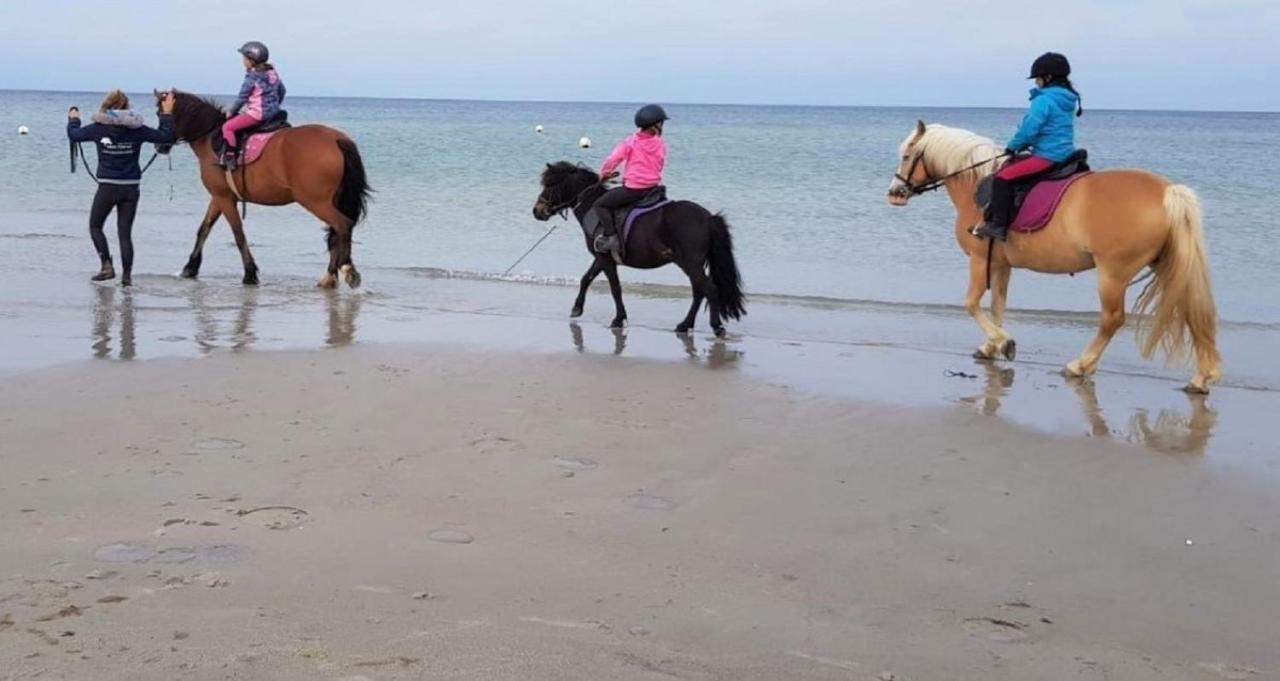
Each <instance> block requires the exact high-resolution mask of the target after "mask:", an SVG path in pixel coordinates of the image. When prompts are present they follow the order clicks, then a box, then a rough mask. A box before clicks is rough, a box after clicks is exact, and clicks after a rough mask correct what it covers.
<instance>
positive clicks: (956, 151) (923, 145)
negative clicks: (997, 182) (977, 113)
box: [902, 123, 1000, 179]
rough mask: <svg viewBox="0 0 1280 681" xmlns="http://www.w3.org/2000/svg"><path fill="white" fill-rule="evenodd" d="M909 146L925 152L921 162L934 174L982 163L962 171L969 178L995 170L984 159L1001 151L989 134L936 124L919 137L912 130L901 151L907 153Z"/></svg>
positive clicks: (993, 163)
mask: <svg viewBox="0 0 1280 681" xmlns="http://www.w3.org/2000/svg"><path fill="white" fill-rule="evenodd" d="M908 149H912V150H914V152H915V153H922V154H924V163H925V165H926V167H927V168H928V169H929V171H930V172H931V173H932V174H933V175H935V176H942V175H950V174H952V173H957V172H960V171H961V170H964V169H965V168H968V167H969V166H973V165H975V164H979V163H981V164H982V165H979V166H977V167H975V168H973V169H971V170H968V171H966V172H964V173H963V175H964V176H966V177H971V178H972V179H978V178H981V177H985V176H987V175H989V174H991V173H993V172H995V170H996V164H995V162H994V161H993V162H991V163H983V161H987V160H989V159H994V158H995V156H996V155H997V154H999V153H1000V149H999V147H997V146H996V143H995V142H993V141H991V139H990V138H988V137H983V136H982V135H979V134H977V133H975V132H970V131H968V130H962V129H960V128H949V127H947V126H945V125H939V124H937V123H931V124H929V125H927V126H925V132H924V135H921V136H919V137H917V136H916V133H915V132H912V133H911V135H909V136H908V137H907V139H906V140H905V141H904V142H903V143H902V153H903V154H906V153H907V151H908Z"/></svg>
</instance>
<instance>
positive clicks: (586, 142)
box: [578, 137, 591, 149]
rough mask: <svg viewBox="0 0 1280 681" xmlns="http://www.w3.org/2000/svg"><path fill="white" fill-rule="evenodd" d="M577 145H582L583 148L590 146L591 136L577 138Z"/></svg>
mask: <svg viewBox="0 0 1280 681" xmlns="http://www.w3.org/2000/svg"><path fill="white" fill-rule="evenodd" d="M578 146H580V147H582V148H583V149H590V148H591V138H590V137H583V138H582V139H580V140H578Z"/></svg>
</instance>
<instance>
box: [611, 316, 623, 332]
mask: <svg viewBox="0 0 1280 681" xmlns="http://www.w3.org/2000/svg"><path fill="white" fill-rule="evenodd" d="M626 325H627V320H626V318H625V317H624V318H622V319H615V320H613V321H612V322H610V323H609V328H611V329H621V328H622V327H624V326H626Z"/></svg>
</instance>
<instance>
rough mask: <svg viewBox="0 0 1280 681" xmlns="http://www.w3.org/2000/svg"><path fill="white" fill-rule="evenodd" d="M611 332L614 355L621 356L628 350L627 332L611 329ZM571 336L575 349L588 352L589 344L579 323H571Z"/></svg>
mask: <svg viewBox="0 0 1280 681" xmlns="http://www.w3.org/2000/svg"><path fill="white" fill-rule="evenodd" d="M609 332H610V333H612V334H613V354H615V355H621V354H622V353H623V352H626V350H627V330H626V329H615V328H610V329H609ZM569 334H570V336H571V337H572V338H573V349H574V350H577V351H578V352H586V351H587V342H586V339H585V338H584V337H583V334H582V325H581V324H579V323H577V322H569Z"/></svg>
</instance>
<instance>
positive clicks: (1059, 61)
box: [1027, 52, 1071, 78]
mask: <svg viewBox="0 0 1280 681" xmlns="http://www.w3.org/2000/svg"><path fill="white" fill-rule="evenodd" d="M1069 75H1071V62H1069V61H1067V57H1066V55H1064V54H1059V53H1057V52H1045V53H1044V54H1042V55H1040V56H1039V57H1036V60H1035V61H1034V62H1033V63H1032V64H1031V75H1030V76H1027V77H1028V78H1039V77H1040V76H1050V77H1052V76H1058V77H1061V78H1066V77H1067V76H1069Z"/></svg>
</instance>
